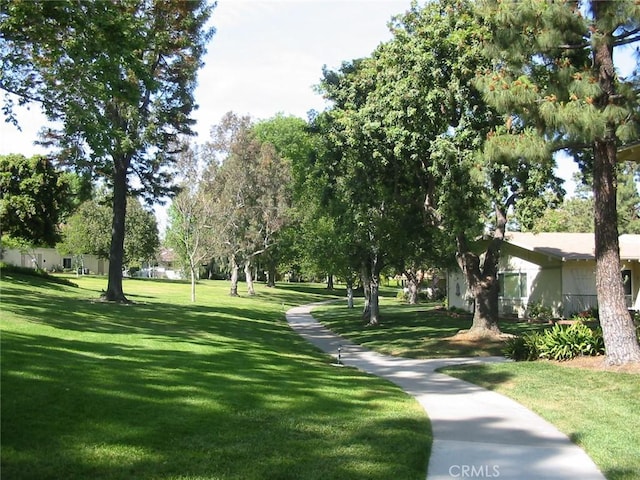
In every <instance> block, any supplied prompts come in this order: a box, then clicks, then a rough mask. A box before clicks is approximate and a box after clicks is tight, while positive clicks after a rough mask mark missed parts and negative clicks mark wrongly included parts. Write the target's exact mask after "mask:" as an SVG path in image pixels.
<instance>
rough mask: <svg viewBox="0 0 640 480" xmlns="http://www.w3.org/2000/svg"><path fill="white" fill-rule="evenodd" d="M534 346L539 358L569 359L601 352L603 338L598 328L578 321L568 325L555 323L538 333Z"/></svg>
mask: <svg viewBox="0 0 640 480" xmlns="http://www.w3.org/2000/svg"><path fill="white" fill-rule="evenodd" d="M536 347H537V349H538V356H539V357H540V358H547V359H550V360H570V359H572V358H575V357H578V356H592V355H601V354H603V353H604V339H603V338H602V331H601V330H600V329H595V330H593V329H591V328H589V327H588V326H586V325H585V324H583V323H580V322H576V323H573V324H571V325H568V326H565V325H560V324H555V325H554V326H553V327H551V328H550V329H549V330H545V332H544V333H542V334H541V335H540V337H539V338H538V342H537V344H536Z"/></svg>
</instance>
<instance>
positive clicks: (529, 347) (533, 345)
mask: <svg viewBox="0 0 640 480" xmlns="http://www.w3.org/2000/svg"><path fill="white" fill-rule="evenodd" d="M539 336H540V334H539V333H527V334H525V335H521V336H515V337H513V338H510V339H509V340H507V342H506V343H505V346H504V350H503V353H504V356H505V357H507V358H510V359H511V360H515V361H516V362H519V361H523V360H526V361H532V360H538V358H539V357H540V354H539V352H538V347H537V344H538V339H539Z"/></svg>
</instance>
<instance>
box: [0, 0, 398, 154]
mask: <svg viewBox="0 0 640 480" xmlns="http://www.w3.org/2000/svg"><path fill="white" fill-rule="evenodd" d="M409 6H410V0H219V1H218V6H217V7H216V8H215V9H214V11H213V15H212V18H211V23H212V24H213V26H214V27H215V28H216V34H215V35H214V36H213V39H212V40H211V42H210V43H209V46H208V53H207V55H206V57H205V66H204V68H203V69H202V70H200V72H199V75H198V88H197V90H196V93H195V95H196V101H197V103H198V104H199V106H200V108H199V109H198V110H197V111H196V112H195V115H194V117H195V118H196V120H197V121H198V124H197V126H196V131H197V132H198V134H199V136H198V139H197V141H198V142H204V141H205V140H206V139H207V137H208V134H209V130H210V128H211V126H212V125H214V124H216V123H217V122H218V121H219V120H220V119H221V118H222V116H223V115H224V114H225V113H226V112H228V111H234V112H236V113H238V114H243V115H244V114H250V115H251V116H252V117H254V118H255V119H265V118H269V117H272V116H274V115H275V114H276V113H278V112H283V113H285V114H291V115H296V116H299V117H301V118H304V119H306V118H307V112H308V111H309V110H311V109H316V110H322V109H323V108H324V102H323V100H322V98H321V97H320V95H318V94H316V93H315V92H314V91H313V86H314V85H316V84H318V83H319V81H320V78H321V76H322V66H323V65H327V66H328V67H329V68H332V69H335V68H338V67H340V65H341V63H342V62H343V61H347V60H352V59H354V58H359V57H365V56H368V55H369V54H370V53H371V52H372V51H373V50H374V49H375V48H376V47H377V46H378V44H379V43H380V42H382V41H385V40H388V39H389V38H390V37H391V35H390V33H389V30H388V28H387V23H388V21H389V20H390V19H391V17H392V16H393V15H396V14H399V13H402V12H404V11H405V10H407V9H408V8H409ZM18 118H19V122H20V126H21V128H22V131H19V130H17V129H16V128H15V127H13V126H12V125H10V124H7V123H4V122H2V123H0V138H2V141H1V142H0V154H7V153H22V154H24V155H26V156H30V155H33V154H36V153H42V152H43V151H42V150H41V149H39V148H38V147H37V146H34V145H33V142H34V141H35V140H36V139H37V133H38V131H39V130H40V128H41V127H42V126H43V125H45V124H46V119H45V118H44V117H43V116H42V115H41V114H39V109H38V107H37V106H36V105H33V106H31V110H30V111H26V110H23V111H21V113H20V114H19V115H18Z"/></svg>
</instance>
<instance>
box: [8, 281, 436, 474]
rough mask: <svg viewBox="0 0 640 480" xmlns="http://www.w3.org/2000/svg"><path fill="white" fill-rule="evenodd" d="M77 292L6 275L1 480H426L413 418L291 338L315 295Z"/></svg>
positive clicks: (150, 286)
mask: <svg viewBox="0 0 640 480" xmlns="http://www.w3.org/2000/svg"><path fill="white" fill-rule="evenodd" d="M70 280H71V281H73V282H76V283H77V284H78V287H71V286H66V285H60V284H56V283H51V282H47V281H45V280H43V279H40V278H36V277H29V276H22V275H18V274H13V273H9V272H3V276H2V283H1V285H0V288H1V301H2V324H1V334H2V338H1V354H2V378H1V381H2V406H1V408H2V411H1V417H2V418H1V421H2V424H1V430H2V452H1V458H2V465H1V468H2V477H3V478H7V479H43V478H65V479H87V478H94V479H125V478H126V479H129V478H135V479H225V480H226V479H238V480H240V479H242V480H250V479H256V480H258V479H260V480H262V479H363V480H364V479H367V480H369V479H380V480H387V479H391V478H397V479H403V480H404V479H421V480H422V479H424V472H425V470H426V465H427V460H428V455H429V449H430V445H431V438H430V428H429V423H428V419H427V418H426V416H425V414H424V411H423V410H422V409H421V407H420V406H419V404H418V403H417V402H416V401H415V400H414V399H412V398H411V397H409V396H407V395H406V394H404V393H403V392H402V391H401V390H400V389H399V388H397V387H396V386H394V385H392V384H390V383H388V382H386V381H383V380H380V379H377V378H375V377H372V376H368V375H365V374H363V373H361V372H358V371H356V370H354V369H349V368H335V367H333V366H331V363H332V359H331V358H329V357H328V356H325V355H324V354H322V353H320V352H319V351H317V350H316V349H315V348H314V347H312V346H311V345H310V344H308V343H306V342H305V341H304V340H302V339H301V338H299V337H298V336H297V335H296V334H295V333H294V332H293V331H292V330H291V329H290V328H289V327H288V325H287V324H286V321H285V318H284V312H285V310H286V309H287V308H289V307H290V306H293V305H298V304H304V303H308V302H311V301H316V300H322V299H327V298H330V296H329V295H327V293H326V292H325V291H324V290H323V289H322V288H321V287H314V286H306V288H304V289H301V288H299V287H300V286H298V285H281V286H279V287H278V288H275V289H267V288H265V287H260V286H258V294H257V295H256V296H255V297H247V296H241V297H240V298H232V297H229V296H228V295H227V292H228V283H226V282H216V281H204V282H201V283H200V284H199V285H198V302H197V303H196V304H195V305H194V304H191V303H190V301H189V288H190V287H189V285H188V284H184V283H174V282H160V281H144V280H132V279H128V280H125V284H124V287H125V293H126V294H127V296H128V298H129V299H130V300H132V301H133V302H134V303H132V304H130V305H115V304H108V303H103V302H100V301H98V298H99V295H100V291H101V289H104V288H106V279H105V278H92V277H80V278H77V279H76V278H75V277H71V278H70Z"/></svg>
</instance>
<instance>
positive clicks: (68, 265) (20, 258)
mask: <svg viewBox="0 0 640 480" xmlns="http://www.w3.org/2000/svg"><path fill="white" fill-rule="evenodd" d="M2 261H3V262H5V263H7V264H10V265H15V266H17V267H26V268H33V269H36V268H40V269H42V270H47V271H63V270H76V269H79V268H81V269H82V271H83V272H84V273H91V274H95V275H105V274H106V273H107V272H108V271H109V260H105V259H103V258H98V257H97V256H95V255H61V254H60V253H59V252H58V251H57V250H56V249H55V248H32V249H29V250H18V249H12V248H8V249H6V250H3V251H2Z"/></svg>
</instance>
